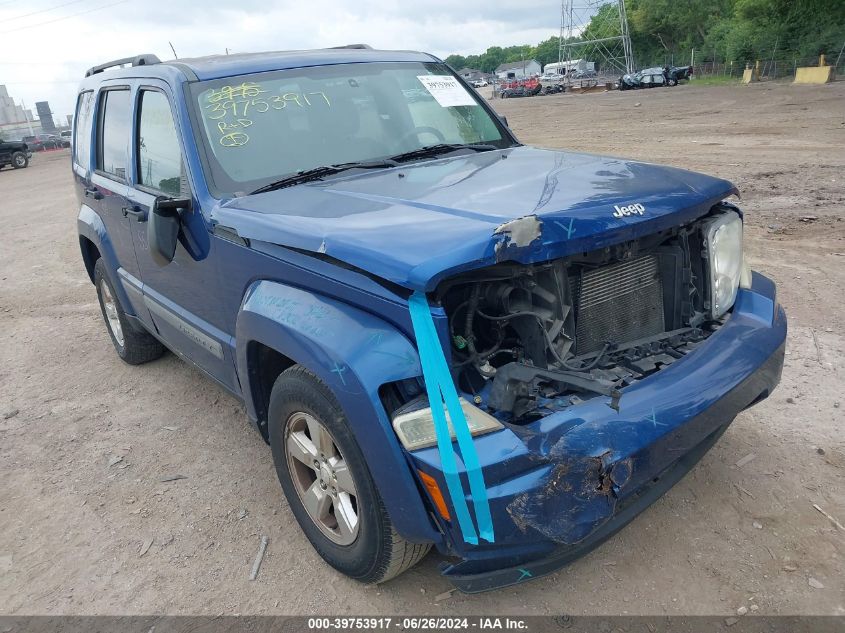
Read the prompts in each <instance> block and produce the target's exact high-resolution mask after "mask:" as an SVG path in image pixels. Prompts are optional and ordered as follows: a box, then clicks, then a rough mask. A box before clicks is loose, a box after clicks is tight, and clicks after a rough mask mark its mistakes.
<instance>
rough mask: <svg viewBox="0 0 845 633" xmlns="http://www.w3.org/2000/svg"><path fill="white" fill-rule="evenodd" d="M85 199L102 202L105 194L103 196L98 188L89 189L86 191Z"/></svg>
mask: <svg viewBox="0 0 845 633" xmlns="http://www.w3.org/2000/svg"><path fill="white" fill-rule="evenodd" d="M85 197H86V198H94V200H102V199H103V194H101V193H100V190H99V189H97V188H96V187H88V188H86V189H85Z"/></svg>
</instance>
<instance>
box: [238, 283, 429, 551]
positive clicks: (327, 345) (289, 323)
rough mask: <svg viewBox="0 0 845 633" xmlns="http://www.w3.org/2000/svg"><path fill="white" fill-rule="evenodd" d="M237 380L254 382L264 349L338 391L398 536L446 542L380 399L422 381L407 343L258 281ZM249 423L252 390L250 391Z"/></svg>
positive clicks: (358, 315)
mask: <svg viewBox="0 0 845 633" xmlns="http://www.w3.org/2000/svg"><path fill="white" fill-rule="evenodd" d="M235 338H236V341H237V363H238V375H239V376H240V377H241V379H242V380H249V376H250V372H249V367H248V358H247V349H248V347H249V344H250V343H252V342H258V343H262V344H263V345H266V346H268V347H270V348H272V349H274V350H276V351H277V352H279V353H280V354H283V355H284V356H286V357H288V358H289V359H291V360H292V361H294V362H296V363H298V364H300V365H302V366H304V367H306V368H307V369H309V370H310V371H312V372H313V373H314V374H316V375H317V376H318V377H319V378H320V380H322V381H323V382H324V383H325V384H326V385H328V387H329V388H330V389H331V390H332V393H334V395H335V397H336V398H337V400H338V402H339V403H340V406H341V407H343V410H344V411H345V412H346V416H347V418H348V420H349V424H350V426H351V427H352V432H353V433H354V434H355V437H356V439H357V441H358V444H359V446H360V447H361V451H362V453H363V454H364V458H365V459H366V460H367V465H368V466H369V468H370V472H371V473H372V475H373V479H374V480H375V482H376V485H377V486H378V489H379V493H380V494H381V497H382V500H383V501H384V505H385V507H386V508H387V511H388V514H389V515H390V519H391V521H392V522H393V525H394V526H395V528H396V530H397V531H398V532H399V534H401V535H402V536H403V537H404V538H405V539H407V540H409V541H412V542H439V541H441V540H442V536H441V534H440V532H438V531H437V530H436V529H435V528H434V527H433V525H432V522H431V519H430V517H429V516H428V513H427V511H426V508H425V505H424V503H423V501H422V498H421V496H420V492H419V489H418V487H417V485H416V481H415V478H414V475H413V474H412V472H411V469H410V466H409V464H408V461H407V460H406V458H405V454H404V452H403V450H402V447H401V446H400V444H399V441H398V439H397V438H396V434H395V433H394V431H393V428H392V426H391V424H390V420H388V418H387V413H386V412H385V410H384V407H383V406H382V404H381V400H380V399H379V394H378V390H379V387H380V386H381V385H383V384H385V383H388V382H393V381H396V380H402V379H404V378H413V377H415V376H420V375H421V374H422V370H421V367H420V361H419V356H418V354H417V351H416V349H415V348H414V346H413V345H412V344H411V343H410V341H408V339H407V338H406V337H405V336H404V335H403V334H401V333H400V332H399V331H397V330H396V329H395V328H394V327H393V326H391V325H389V324H388V323H386V322H385V321H383V320H381V319H379V318H378V317H376V316H374V315H372V314H369V313H367V312H364V311H362V310H359V309H357V308H354V307H352V306H350V305H348V304H345V303H342V302H340V301H336V300H333V299H329V298H327V297H323V296H320V295H315V294H313V293H310V292H306V291H303V290H300V289H298V288H293V287H290V286H286V285H284V284H281V283H278V282H272V281H257V282H255V283H253V284H252V285H251V286H250V287H249V289H248V290H247V292H246V295H245V296H244V301H243V303H242V305H241V309H240V312H239V313H238V319H237V325H236V337H235ZM243 393H244V400H245V402H246V406H247V410H248V412H249V415H250V417H253V418H254V417H255V416H256V406H255V402H254V400H253V396H252V394H253V390H252V389H251V388H250V385H248V384H244V385H243Z"/></svg>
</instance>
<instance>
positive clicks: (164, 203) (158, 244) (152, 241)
mask: <svg viewBox="0 0 845 633" xmlns="http://www.w3.org/2000/svg"><path fill="white" fill-rule="evenodd" d="M183 210H188V211H190V210H191V200H190V198H185V199H173V198H165V197H163V196H162V197H159V198H156V200H155V202H154V203H153V207H152V209H150V213H149V216H148V218H147V242H149V245H150V254H151V255H152V257H153V261H154V262H155V263H156V264H158V265H159V266H167V265H168V264H169V263H170V262H172V261H173V256H174V255H175V254H176V240H177V238H178V237H179V227H180V225H181V222H182V218H181V212H182V211H183Z"/></svg>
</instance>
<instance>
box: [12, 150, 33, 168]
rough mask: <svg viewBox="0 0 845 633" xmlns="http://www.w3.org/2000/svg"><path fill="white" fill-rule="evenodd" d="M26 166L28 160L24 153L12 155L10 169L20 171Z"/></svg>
mask: <svg viewBox="0 0 845 633" xmlns="http://www.w3.org/2000/svg"><path fill="white" fill-rule="evenodd" d="M27 165H29V158H28V157H27V155H26V154H25V153H24V152H15V153H14V154H12V167H14V168H15V169H22V168H24V167H26V166H27Z"/></svg>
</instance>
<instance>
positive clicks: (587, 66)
mask: <svg viewBox="0 0 845 633" xmlns="http://www.w3.org/2000/svg"><path fill="white" fill-rule="evenodd" d="M595 69H596V63H595V62H588V61H587V60H586V59H573V60H571V61H568V62H554V63H551V64H546V66H545V67H544V68H543V72H544V73H546V74H547V75H565V74H567V73H570V72H575V71H577V70H595Z"/></svg>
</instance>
